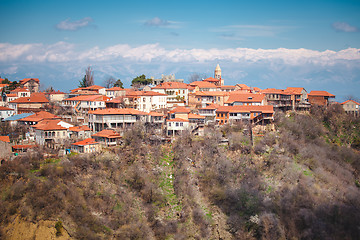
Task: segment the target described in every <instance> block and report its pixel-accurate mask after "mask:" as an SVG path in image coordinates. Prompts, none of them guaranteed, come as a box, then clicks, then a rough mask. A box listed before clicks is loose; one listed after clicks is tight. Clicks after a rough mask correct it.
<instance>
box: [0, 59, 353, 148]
mask: <svg viewBox="0 0 360 240" xmlns="http://www.w3.org/2000/svg"><path fill="white" fill-rule="evenodd" d="M1 82H2V84H0V90H1V91H2V99H1V100H2V101H1V102H0V117H1V121H2V122H4V123H6V122H7V123H9V124H10V125H16V124H18V125H23V126H26V131H27V133H26V134H25V137H23V138H22V139H17V140H15V141H13V142H12V143H11V150H12V152H15V153H19V152H24V151H27V149H29V148H33V147H35V146H46V147H48V148H52V149H59V150H63V151H64V152H65V153H68V152H70V151H72V152H78V153H90V152H98V151H100V150H101V149H102V148H103V147H112V146H116V145H118V144H120V143H121V138H122V136H123V134H124V132H125V131H126V130H127V129H129V128H130V127H131V126H133V125H134V124H136V123H141V124H144V125H146V127H147V128H148V129H151V131H152V132H153V133H154V136H155V135H156V136H157V137H160V138H162V139H171V138H173V137H176V136H177V135H180V134H181V133H182V132H183V131H189V132H191V133H192V134H197V135H203V134H204V128H205V127H206V126H208V125H212V126H215V127H216V126H221V125H224V124H230V125H231V124H234V123H236V122H248V123H250V124H252V125H262V126H264V125H267V124H270V123H272V121H273V117H274V111H285V112H286V111H309V109H310V107H311V106H312V105H322V106H326V105H328V104H330V101H329V100H330V99H333V98H335V96H334V95H333V94H331V93H328V92H326V91H311V92H309V93H308V92H307V91H306V90H305V89H304V88H302V87H287V88H286V89H274V88H268V89H263V90H262V89H259V88H257V87H249V86H247V85H245V84H236V85H235V86H230V85H225V84H224V83H225V81H224V79H223V78H222V77H221V69H220V66H219V65H217V66H216V68H215V72H214V77H209V78H206V79H203V80H201V81H194V82H191V83H189V84H186V83H184V81H183V80H182V79H175V76H174V75H170V76H162V78H161V79H153V82H152V83H151V84H149V85H146V86H141V87H139V88H136V89H135V88H131V89H123V88H120V87H111V88H105V87H102V86H97V85H92V86H89V87H81V88H76V89H72V90H70V92H69V93H64V92H61V91H54V90H51V91H45V92H40V91H39V84H40V81H39V79H37V78H25V79H23V80H21V81H19V84H18V87H17V88H15V89H13V90H11V91H6V90H8V88H9V86H10V85H11V82H10V81H8V82H7V83H4V79H0V83H1ZM341 105H342V106H343V107H344V109H345V111H347V112H349V113H352V114H355V115H358V113H359V103H357V102H355V101H352V100H349V101H346V102H343V103H341ZM54 113H58V114H54ZM0 142H6V143H8V144H10V138H9V136H1V137H0Z"/></svg>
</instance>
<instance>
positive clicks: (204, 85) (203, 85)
mask: <svg viewBox="0 0 360 240" xmlns="http://www.w3.org/2000/svg"><path fill="white" fill-rule="evenodd" d="M190 86H192V87H195V86H197V87H199V88H217V86H216V85H215V84H213V83H211V82H206V81H195V82H192V83H190Z"/></svg>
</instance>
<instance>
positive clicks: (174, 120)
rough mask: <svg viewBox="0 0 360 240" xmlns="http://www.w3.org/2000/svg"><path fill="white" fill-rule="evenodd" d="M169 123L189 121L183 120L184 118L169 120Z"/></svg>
mask: <svg viewBox="0 0 360 240" xmlns="http://www.w3.org/2000/svg"><path fill="white" fill-rule="evenodd" d="M167 121H168V122H188V121H189V120H186V119H182V118H173V119H169V120H167Z"/></svg>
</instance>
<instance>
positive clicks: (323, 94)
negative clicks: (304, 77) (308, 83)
mask: <svg viewBox="0 0 360 240" xmlns="http://www.w3.org/2000/svg"><path fill="white" fill-rule="evenodd" d="M330 98H335V95H333V94H331V93H328V92H327V91H311V92H310V93H309V94H308V99H309V102H310V103H311V105H320V106H327V105H329V99H330Z"/></svg>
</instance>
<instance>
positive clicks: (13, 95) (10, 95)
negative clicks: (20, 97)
mask: <svg viewBox="0 0 360 240" xmlns="http://www.w3.org/2000/svg"><path fill="white" fill-rule="evenodd" d="M6 96H7V97H17V94H16V93H9V94H6Z"/></svg>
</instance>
